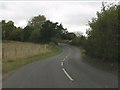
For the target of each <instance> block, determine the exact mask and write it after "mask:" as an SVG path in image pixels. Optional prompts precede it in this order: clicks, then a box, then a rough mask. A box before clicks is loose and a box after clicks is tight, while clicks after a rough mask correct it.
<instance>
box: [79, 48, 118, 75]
mask: <svg viewBox="0 0 120 90" xmlns="http://www.w3.org/2000/svg"><path fill="white" fill-rule="evenodd" d="M81 54H82V55H81V56H82V60H83V61H84V62H85V63H87V64H89V65H91V66H94V67H96V68H97V69H100V70H103V71H107V72H110V73H113V74H118V63H112V62H108V61H105V60H100V59H96V58H91V57H89V56H87V55H85V53H84V50H83V49H82V48H81Z"/></svg>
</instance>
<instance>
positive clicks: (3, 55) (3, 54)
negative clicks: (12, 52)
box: [2, 48, 4, 59]
mask: <svg viewBox="0 0 120 90" xmlns="http://www.w3.org/2000/svg"><path fill="white" fill-rule="evenodd" d="M2 59H4V48H2Z"/></svg>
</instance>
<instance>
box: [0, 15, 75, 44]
mask: <svg viewBox="0 0 120 90" xmlns="http://www.w3.org/2000/svg"><path fill="white" fill-rule="evenodd" d="M0 23H2V39H3V40H14V41H22V42H34V43H49V42H54V43H58V42H59V41H60V40H71V37H72V34H74V33H72V34H71V33H69V32H68V31H67V29H66V28H64V27H63V25H62V24H58V22H55V23H54V22H52V21H50V20H46V17H45V16H43V15H38V16H35V17H33V18H31V19H30V20H29V21H28V24H27V25H26V27H24V28H23V29H22V28H20V27H16V26H14V22H13V21H8V22H6V21H5V20H2V21H1V22H0Z"/></svg>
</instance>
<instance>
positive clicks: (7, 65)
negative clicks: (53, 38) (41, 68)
mask: <svg viewBox="0 0 120 90" xmlns="http://www.w3.org/2000/svg"><path fill="white" fill-rule="evenodd" d="M61 52H62V50H61V49H60V48H59V47H57V46H56V47H54V48H52V51H51V52H47V53H45V54H40V55H36V56H32V57H29V58H24V59H20V60H10V61H8V62H3V64H2V65H3V68H2V69H3V70H2V73H3V74H5V73H8V72H10V71H12V70H15V69H17V68H19V67H22V66H24V65H26V64H29V63H32V62H34V61H38V60H44V59H47V58H49V57H52V56H55V55H58V54H60V53H61Z"/></svg>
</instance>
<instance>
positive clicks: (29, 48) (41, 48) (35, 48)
mask: <svg viewBox="0 0 120 90" xmlns="http://www.w3.org/2000/svg"><path fill="white" fill-rule="evenodd" d="M50 51H51V50H50V48H49V47H48V45H47V44H45V45H35V44H34V45H14V46H3V47H2V59H3V60H17V59H20V58H27V57H31V56H35V55H40V54H44V53H46V52H50Z"/></svg>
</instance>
